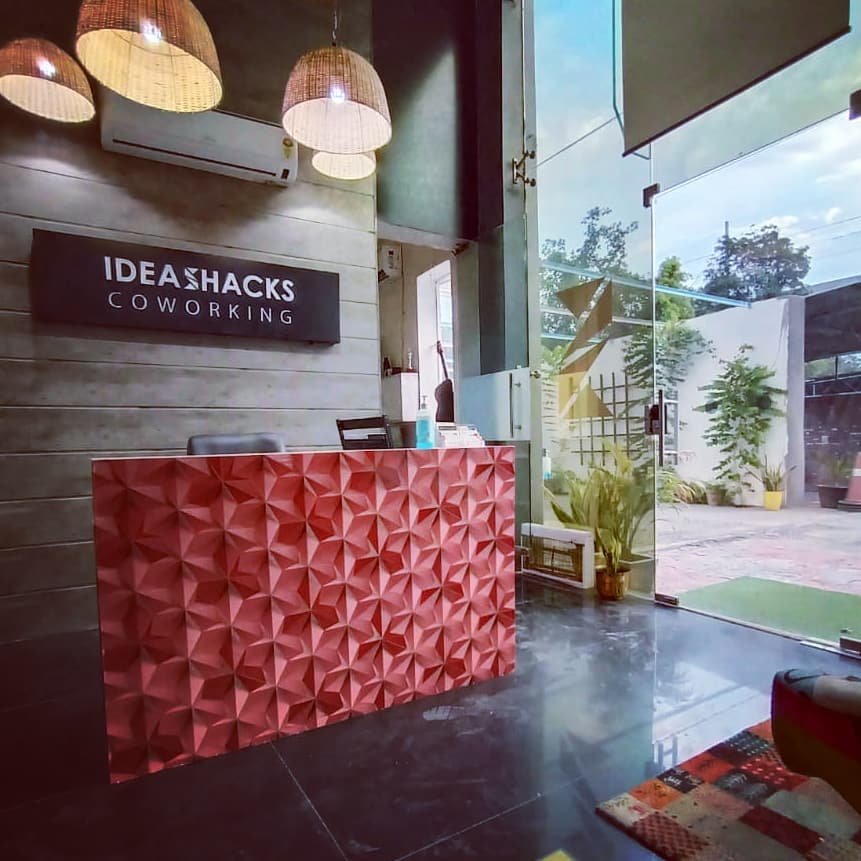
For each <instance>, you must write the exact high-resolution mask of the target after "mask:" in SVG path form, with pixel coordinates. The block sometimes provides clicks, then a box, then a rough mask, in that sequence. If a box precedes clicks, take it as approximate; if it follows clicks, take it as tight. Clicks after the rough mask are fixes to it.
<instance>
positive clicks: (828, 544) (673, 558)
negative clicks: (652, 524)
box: [656, 501, 861, 595]
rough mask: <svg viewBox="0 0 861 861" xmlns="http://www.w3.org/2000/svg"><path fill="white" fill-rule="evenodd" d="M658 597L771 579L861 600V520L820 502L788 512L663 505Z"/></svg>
mask: <svg viewBox="0 0 861 861" xmlns="http://www.w3.org/2000/svg"><path fill="white" fill-rule="evenodd" d="M656 521H657V523H656V525H657V559H658V569H657V582H656V591H658V592H661V593H663V594H665V595H680V594H682V593H684V592H687V591H689V590H691V589H698V588H699V587H701V586H708V585H710V584H712V583H721V582H725V581H727V580H733V579H735V578H736V577H763V578H766V579H770V580H781V581H783V582H786V583H794V584H795V585H797V586H811V587H814V588H818V589H830V590H833V591H837V592H851V593H853V594H855V595H861V514H858V513H854V512H847V511H834V510H829V509H824V508H820V507H819V505H818V503H816V502H814V501H811V502H810V504H808V505H805V506H803V507H798V508H788V509H784V510H782V511H765V510H763V509H761V508H734V507H731V506H708V505H675V506H672V505H660V506H659V507H658V512H657V518H656Z"/></svg>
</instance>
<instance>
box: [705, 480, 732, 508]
mask: <svg viewBox="0 0 861 861" xmlns="http://www.w3.org/2000/svg"><path fill="white" fill-rule="evenodd" d="M706 502H707V503H708V504H709V505H726V503H727V490H726V485H725V484H724V483H723V482H722V481H710V482H708V484H706Z"/></svg>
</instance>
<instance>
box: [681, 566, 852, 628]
mask: <svg viewBox="0 0 861 861" xmlns="http://www.w3.org/2000/svg"><path fill="white" fill-rule="evenodd" d="M679 601H680V603H681V605H682V606H683V607H689V608H690V609H692V610H701V611H702V612H705V613H715V614H717V615H719V616H727V617H729V618H731V619H738V620H739V621H741V622H750V623H752V624H754V625H764V626H765V627H768V628H775V629H777V630H779V631H786V632H788V633H790V634H799V635H801V636H803V637H814V638H816V639H818V640H830V641H837V640H838V639H839V638H840V630H841V628H847V629H849V630H850V631H851V632H852V635H853V636H855V637H857V636H861V595H848V594H846V593H844V592H826V591H825V590H822V589H811V588H810V587H809V586H795V585H794V584H792V583H781V582H780V581H778V580H762V579H760V578H758V577H739V578H738V579H736V580H728V581H727V582H726V583H716V584H715V585H713V586H703V587H702V588H701V589H692V590H691V591H690V592H684V593H682V594H681V595H680V596H679Z"/></svg>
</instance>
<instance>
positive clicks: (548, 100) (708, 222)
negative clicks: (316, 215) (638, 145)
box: [535, 0, 861, 286]
mask: <svg viewBox="0 0 861 861" xmlns="http://www.w3.org/2000/svg"><path fill="white" fill-rule="evenodd" d="M852 15H853V23H857V24H858V25H859V26H856V27H855V30H856V31H857V32H853V33H851V34H849V35H847V36H844V37H841V39H839V40H837V41H836V42H835V43H833V44H832V45H829V46H827V47H825V48H823V49H821V50H820V51H817V52H816V53H814V54H813V55H811V56H810V57H808V58H806V59H804V60H801V61H800V62H798V63H796V64H794V65H793V66H790V67H789V68H788V69H786V70H784V71H783V72H780V73H778V74H777V75H774V76H773V77H771V78H769V79H767V80H766V81H764V82H762V83H760V84H758V85H757V86H755V87H753V88H751V89H750V90H748V91H746V92H745V93H743V94H741V95H740V96H737V97H736V98H735V99H732V100H731V101H729V102H727V103H725V104H724V105H721V106H718V107H717V108H714V109H712V110H711V111H709V112H707V113H706V114H704V115H703V116H701V117H699V118H697V119H695V120H692V121H691V122H689V123H688V124H686V125H685V126H682V127H681V128H680V129H678V130H676V131H674V132H671V133H670V134H669V135H667V136H666V137H665V138H663V139H661V140H660V141H658V142H656V143H655V144H654V145H653V146H652V147H651V152H650V153H649V155H650V156H651V158H650V159H644V158H640V157H638V156H635V155H634V156H627V157H625V158H623V157H622V155H621V153H622V134H621V130H620V128H619V126H618V124H617V123H616V122H615V120H614V119H613V118H614V114H613V63H614V51H613V43H612V42H613V40H612V32H613V31H612V21H613V0H536V3H535V31H536V95H537V119H538V162H539V169H538V181H539V185H538V209H539V234H540V236H541V238H542V239H548V238H553V239H555V238H564V239H566V240H567V242H568V245H569V247H571V248H576V247H577V246H578V245H579V243H580V240H581V237H582V229H581V226H580V223H579V222H580V219H581V218H582V217H583V215H584V214H585V212H586V211H587V210H588V209H589V208H590V207H592V206H596V205H600V206H606V207H610V208H611V209H612V216H611V218H612V220H620V221H622V222H623V223H626V224H627V223H631V222H637V225H638V227H637V229H636V230H635V231H634V233H633V234H632V235H631V237H630V238H629V243H628V265H629V268H630V269H631V270H632V271H635V272H638V273H641V274H644V275H647V274H648V273H649V271H650V268H651V255H652V237H653V236H654V246H655V249H654V250H655V257H656V260H657V261H660V260H662V259H664V258H665V257H668V256H671V255H676V256H678V257H679V258H680V259H681V260H682V262H683V265H684V268H685V270H686V271H688V272H689V273H691V275H692V286H699V285H700V284H701V283H702V272H703V269H704V268H705V266H706V265H707V263H708V257H709V255H710V254H711V252H712V250H713V248H714V244H715V241H716V240H717V238H718V237H719V236H720V235H721V234H722V233H723V231H724V222H727V221H728V222H729V229H730V232H731V234H733V235H738V234H740V233H743V232H745V231H746V230H749V229H751V228H752V227H757V226H761V225H764V224H776V225H777V226H778V227H779V228H780V230H781V231H782V232H783V233H784V234H786V235H788V236H790V237H791V238H792V239H793V241H794V242H796V243H797V244H800V245H808V246H809V248H810V257H811V269H810V273H809V274H808V277H807V279H806V280H807V283H810V284H815V283H818V282H821V281H828V280H832V279H835V278H841V277H845V276H848V275H855V274H858V273H861V119H858V120H855V121H852V122H850V121H849V120H848V117H847V114H846V113H845V111H843V112H842V113H836V112H838V111H842V109H843V108H844V106H845V104H846V101H847V96H848V93H849V92H850V91H851V90H852V89H855V88H856V87H857V86H858V85H859V82H861V20H859V21H857V22H856V21H855V19H856V18H861V0H859V2H853V4H852ZM619 99H621V93H619ZM835 114H836V115H835ZM826 117H830V118H829V119H824V118H826ZM811 124H812V125H811ZM803 127H806V128H803ZM800 128H803V130H802V131H797V130H798V129H800ZM590 132H591V134H590ZM583 135H587V136H586V137H585V139H584V140H582V141H580V142H579V143H575V144H574V145H571V144H572V142H574V141H575V140H576V139H578V138H580V137H581V136H583ZM775 141H776V143H773V142H775ZM566 147H567V148H566ZM743 153H750V154H748V155H746V156H744V157H742V158H736V156H737V155H739V154H743ZM720 165H724V166H723V167H720ZM652 181H659V182H660V183H661V186H662V189H663V191H662V194H661V195H659V196H658V198H657V199H656V203H655V207H654V210H653V211H652V212H651V213H650V212H649V211H648V210H645V209H644V208H643V206H642V189H643V188H644V187H646V186H647V185H650V184H651V182H652ZM652 215H653V216H654V231H652V229H651V226H650V216H652Z"/></svg>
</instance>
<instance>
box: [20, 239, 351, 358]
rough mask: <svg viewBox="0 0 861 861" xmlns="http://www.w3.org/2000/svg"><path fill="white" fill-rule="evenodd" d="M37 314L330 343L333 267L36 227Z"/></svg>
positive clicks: (335, 307) (333, 340)
mask: <svg viewBox="0 0 861 861" xmlns="http://www.w3.org/2000/svg"><path fill="white" fill-rule="evenodd" d="M30 295H31V304H32V310H33V314H34V315H35V316H36V317H37V318H38V319H40V320H51V321H54V322H62V323H87V324H94V325H97V326H128V327H133V328H136V329H160V330H167V331H172V332H200V333H206V334H210V335H235V336H239V337H246V338H280V339H284V340H291V341H316V342H319V343H324V344H337V343H338V342H339V341H340V340H341V324H340V306H339V283H338V275H337V273H334V272H318V271H316V270H313V269H297V268H295V267H292V266H278V265H276V264H274V263H258V262H255V261H253V260H243V259H240V258H236V257H217V256H215V255H212V254H200V253H198V252H196V251H180V250H178V249H175V248H156V247H153V246H149V245H133V244H131V243H128V242H113V241H109V240H106V239H93V238H91V237H88V236H72V235H69V234H66V233H54V232H52V231H46V230H34V231H33V252H32V257H31V261H30Z"/></svg>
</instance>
